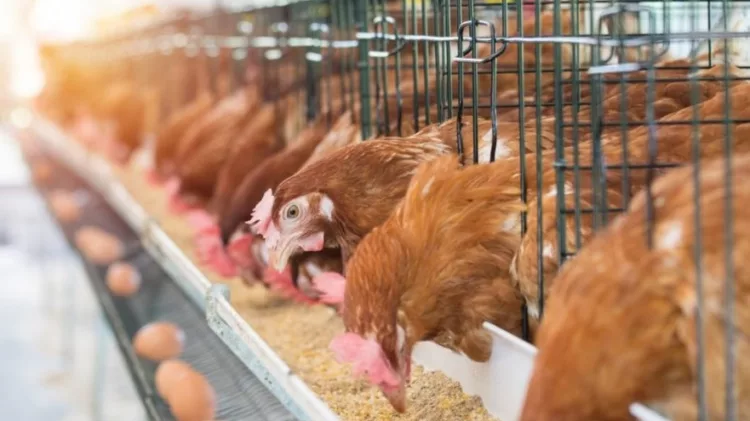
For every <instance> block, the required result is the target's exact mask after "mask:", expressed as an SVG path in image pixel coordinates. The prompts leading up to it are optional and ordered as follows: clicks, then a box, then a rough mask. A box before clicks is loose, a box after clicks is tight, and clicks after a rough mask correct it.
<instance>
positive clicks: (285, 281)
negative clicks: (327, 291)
mask: <svg viewBox="0 0 750 421" xmlns="http://www.w3.org/2000/svg"><path fill="white" fill-rule="evenodd" d="M263 282H265V283H266V285H268V287H269V288H270V289H271V290H273V291H276V292H278V293H279V294H281V295H282V296H283V297H285V298H288V299H290V300H293V301H295V302H298V303H304V304H315V300H313V299H311V298H310V297H308V296H307V295H305V294H303V293H302V292H300V290H298V289H297V288H296V287H295V286H294V284H293V283H292V270H291V269H290V267H289V266H287V267H286V269H284V271H283V272H278V271H276V270H275V269H274V268H272V267H270V266H269V267H267V268H266V270H265V272H264V273H263Z"/></svg>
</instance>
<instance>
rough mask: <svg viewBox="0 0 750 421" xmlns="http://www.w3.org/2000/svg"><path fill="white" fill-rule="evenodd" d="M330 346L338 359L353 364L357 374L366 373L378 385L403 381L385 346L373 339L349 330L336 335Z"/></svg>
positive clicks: (391, 384) (389, 384)
mask: <svg viewBox="0 0 750 421" xmlns="http://www.w3.org/2000/svg"><path fill="white" fill-rule="evenodd" d="M329 348H330V350H331V351H333V353H334V355H335V357H336V361H338V362H339V363H350V364H352V371H353V372H354V375H355V376H362V375H365V376H367V379H368V380H369V381H370V383H372V384H375V385H378V386H386V387H397V386H399V384H400V383H401V382H400V379H399V376H398V375H397V374H396V373H395V372H394V371H393V368H391V365H390V363H389V362H388V360H387V359H386V357H385V353H384V352H383V348H382V347H381V346H380V344H378V343H377V342H375V341H374V340H372V339H365V338H363V337H362V336H360V335H358V334H356V333H351V332H348V333H344V334H342V335H339V336H337V337H335V338H334V339H333V340H332V341H331V344H330V345H329Z"/></svg>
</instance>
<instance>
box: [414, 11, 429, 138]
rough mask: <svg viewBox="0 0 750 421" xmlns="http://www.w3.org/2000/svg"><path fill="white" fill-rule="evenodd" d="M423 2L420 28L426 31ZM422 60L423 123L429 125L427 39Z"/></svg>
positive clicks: (425, 13)
mask: <svg viewBox="0 0 750 421" xmlns="http://www.w3.org/2000/svg"><path fill="white" fill-rule="evenodd" d="M425 3H427V2H426V1H423V2H422V28H423V30H424V31H427V5H426V4H425ZM422 60H423V62H422V77H423V80H422V83H424V117H425V124H426V125H428V126H429V125H430V124H432V119H431V118H430V94H431V92H430V69H429V67H430V50H429V44H428V43H427V41H424V44H423V46H422ZM415 88H416V87H415Z"/></svg>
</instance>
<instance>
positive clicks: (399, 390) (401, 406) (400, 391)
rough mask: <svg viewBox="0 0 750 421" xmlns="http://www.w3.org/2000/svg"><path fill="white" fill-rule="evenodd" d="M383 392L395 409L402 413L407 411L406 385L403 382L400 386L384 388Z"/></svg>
mask: <svg viewBox="0 0 750 421" xmlns="http://www.w3.org/2000/svg"><path fill="white" fill-rule="evenodd" d="M383 394H384V395H385V397H386V399H388V402H390V403H391V406H393V409H395V410H396V411H397V412H399V413H402V414H403V413H404V412H406V386H405V385H404V383H403V382H401V383H400V384H399V385H398V387H395V388H387V389H383Z"/></svg>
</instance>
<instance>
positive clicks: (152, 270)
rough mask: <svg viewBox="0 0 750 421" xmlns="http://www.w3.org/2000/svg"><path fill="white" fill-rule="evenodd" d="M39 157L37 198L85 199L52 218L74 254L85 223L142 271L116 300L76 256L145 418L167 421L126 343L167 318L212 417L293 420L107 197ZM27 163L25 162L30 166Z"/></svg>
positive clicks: (145, 370) (143, 367) (146, 371)
mask: <svg viewBox="0 0 750 421" xmlns="http://www.w3.org/2000/svg"><path fill="white" fill-rule="evenodd" d="M43 156H45V158H47V159H45V161H46V162H48V163H49V164H51V165H52V166H53V167H54V172H53V173H54V177H52V178H51V179H50V180H48V181H47V182H45V183H44V184H37V185H36V187H37V190H38V191H39V192H40V193H41V194H42V195H45V196H46V195H47V194H48V193H50V192H52V191H54V190H57V189H63V190H66V191H86V193H87V201H86V204H85V206H84V207H83V208H82V214H81V217H80V218H79V219H78V221H77V222H73V223H64V222H61V221H59V226H60V227H61V229H62V231H63V233H64V236H65V238H66V240H67V241H68V243H69V244H70V246H71V247H73V249H74V250H76V252H78V250H77V249H76V246H75V244H74V242H73V238H74V235H75V232H76V230H77V229H78V228H80V227H82V226H84V225H86V226H96V227H98V228H101V229H103V230H105V231H107V232H109V233H110V234H112V235H114V236H116V237H117V238H118V239H119V240H120V241H121V242H122V243H123V245H124V250H125V251H124V255H123V257H122V259H121V260H122V261H124V262H127V263H130V264H131V265H133V266H134V267H135V268H137V269H138V271H139V272H140V274H141V277H142V280H143V282H142V285H141V288H140V290H139V292H138V293H137V294H135V295H134V296H132V297H129V298H120V297H116V296H113V295H111V294H110V292H109V290H108V288H107V286H106V283H105V276H106V270H107V267H106V266H100V265H96V264H92V263H90V262H88V261H87V260H86V259H85V258H84V257H83V256H81V260H82V263H83V266H84V269H85V272H86V274H87V275H88V279H89V282H90V285H91V288H92V289H93V291H94V293H95V296H96V298H97V300H98V302H99V304H100V306H101V308H102V310H103V313H104V316H105V319H106V320H107V322H108V323H109V325H110V327H111V329H112V332H113V336H114V337H115V339H116V342H117V344H118V347H119V349H120V351H121V353H122V355H123V358H124V361H125V362H126V364H127V366H128V370H129V372H130V374H131V376H132V378H133V382H134V385H135V389H136V390H137V392H138V394H139V396H140V398H141V400H142V402H143V404H144V408H145V410H146V413H147V415H148V417H149V418H150V419H152V420H171V419H173V417H172V415H171V414H170V412H169V408H168V407H167V405H166V404H165V403H164V402H163V401H162V400H161V399H160V398H159V397H158V395H157V393H156V390H155V387H154V381H153V380H154V372H155V370H156V367H157V364H156V363H153V362H150V361H147V360H144V359H141V358H139V357H138V356H137V355H136V354H135V351H134V349H133V346H132V343H131V341H132V338H133V336H134V335H135V333H136V331H137V330H138V329H139V328H140V327H142V326H144V325H146V324H148V323H149V322H152V321H169V322H173V323H175V324H177V325H178V326H180V328H181V329H182V330H183V331H184V332H185V338H186V340H185V347H184V351H183V353H182V355H181V357H180V358H181V359H182V360H184V361H186V362H188V363H189V364H190V365H191V366H193V367H194V368H195V369H196V370H197V371H199V372H201V373H203V374H204V375H205V376H206V377H207V378H208V380H209V382H210V383H211V384H212V386H213V387H214V389H215V391H216V395H217V397H218V401H217V413H216V416H217V419H221V420H227V421H229V420H238V421H239V420H251V419H252V420H274V421H275V420H293V419H295V417H294V416H293V415H292V414H291V412H289V410H288V409H287V408H286V407H285V406H284V405H282V404H281V402H279V400H278V399H276V398H275V397H274V396H273V395H272V394H271V393H270V391H269V390H268V389H267V388H266V387H265V385H264V384H263V383H262V382H261V381H260V380H259V379H258V378H257V377H256V376H255V375H254V374H253V373H252V372H251V371H250V369H249V368H248V367H247V366H246V364H244V363H243V362H242V361H241V360H240V359H239V358H237V357H236V356H235V355H234V354H233V353H232V351H231V350H229V349H228V348H227V346H226V345H225V344H224V342H223V341H222V340H221V339H220V338H219V337H217V336H216V335H214V334H213V332H212V329H211V327H209V325H208V323H207V321H206V318H205V316H204V311H203V308H201V307H200V306H197V305H196V304H195V303H194V302H193V301H192V299H191V298H190V297H188V296H187V295H186V294H185V293H184V292H183V288H181V287H180V286H178V285H177V284H176V283H175V282H174V281H173V280H172V279H171V277H170V276H169V275H168V274H167V273H166V272H165V270H164V269H163V268H162V267H161V265H160V264H159V263H158V262H157V261H156V260H155V259H154V257H153V256H152V255H151V254H150V253H149V252H148V251H147V249H146V247H145V246H144V245H143V244H142V243H141V241H140V238H139V235H138V234H137V233H136V232H134V231H133V229H132V228H131V227H130V226H129V225H128V224H127V223H126V222H125V221H123V219H122V218H121V217H120V216H119V215H118V213H117V212H115V211H114V210H113V209H112V208H111V206H110V205H109V203H108V202H107V200H105V198H104V197H102V195H101V194H99V192H97V190H96V189H94V188H92V186H91V185H89V183H88V182H87V181H86V180H85V179H84V177H81V176H80V175H79V174H76V173H75V172H74V171H73V170H72V169H71V168H69V167H67V166H66V165H64V164H63V163H62V162H60V161H61V160H59V159H57V158H58V157H56V156H54V154H45V155H43ZM34 159H35V158H34V157H27V160H29V161H30V163H31V164H33V160H34ZM79 254H80V253H79Z"/></svg>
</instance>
